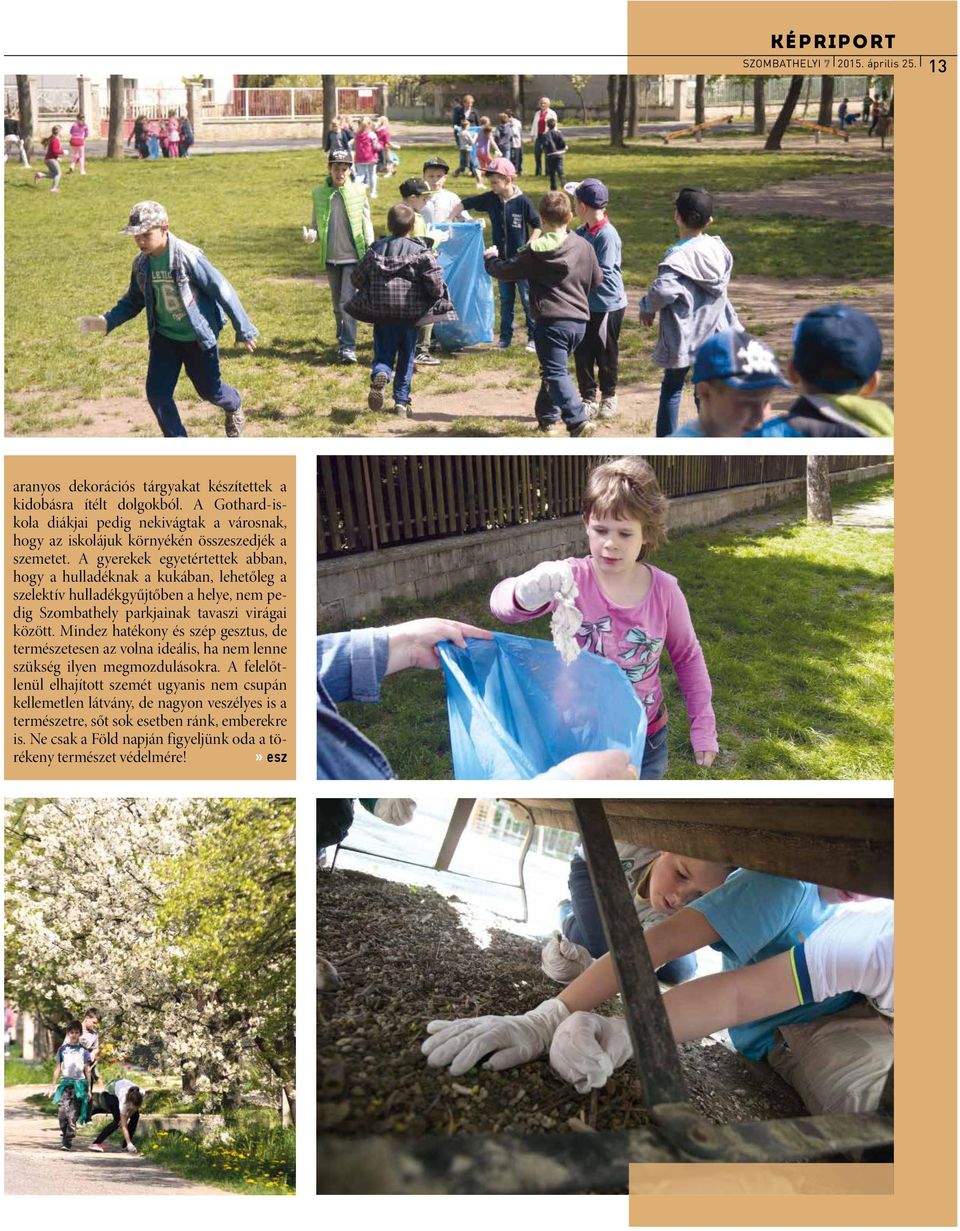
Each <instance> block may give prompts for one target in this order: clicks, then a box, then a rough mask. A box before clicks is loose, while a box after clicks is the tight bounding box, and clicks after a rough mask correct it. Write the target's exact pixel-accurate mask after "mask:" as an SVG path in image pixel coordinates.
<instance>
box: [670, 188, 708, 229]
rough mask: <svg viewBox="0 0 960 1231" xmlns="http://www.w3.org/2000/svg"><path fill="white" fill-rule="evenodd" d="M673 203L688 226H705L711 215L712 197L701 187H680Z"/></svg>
mask: <svg viewBox="0 0 960 1231" xmlns="http://www.w3.org/2000/svg"><path fill="white" fill-rule="evenodd" d="M674 205H675V206H676V208H677V213H678V214H679V215H680V217H681V218H682V219H683V221H684V222H685V223H686V224H687V226H688V227H705V226H706V225H707V223H708V222H709V221H710V219H711V218H712V217H713V197H711V195H710V193H709V192H707V191H706V190H705V189H703V188H681V189H680V191H679V192H678V193H677V199H676V201H675V202H674Z"/></svg>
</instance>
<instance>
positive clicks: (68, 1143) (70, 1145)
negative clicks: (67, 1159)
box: [60, 1141, 73, 1150]
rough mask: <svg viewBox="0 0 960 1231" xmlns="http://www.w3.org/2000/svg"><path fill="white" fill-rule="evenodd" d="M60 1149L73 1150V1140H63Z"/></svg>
mask: <svg viewBox="0 0 960 1231" xmlns="http://www.w3.org/2000/svg"><path fill="white" fill-rule="evenodd" d="M60 1149H61V1150H72V1149H73V1142H72V1141H64V1142H62V1143H61V1146H60Z"/></svg>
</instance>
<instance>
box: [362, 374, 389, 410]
mask: <svg viewBox="0 0 960 1231" xmlns="http://www.w3.org/2000/svg"><path fill="white" fill-rule="evenodd" d="M387 379H388V377H387V374H386V372H377V373H375V374H374V375H373V376H371V377H370V391H369V393H368V394H367V406H368V407H369V408H370V410H383V391H384V389H386V387H387Z"/></svg>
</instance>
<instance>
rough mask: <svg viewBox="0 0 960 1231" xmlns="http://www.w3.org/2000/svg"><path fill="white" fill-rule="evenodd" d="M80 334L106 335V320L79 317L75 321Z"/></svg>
mask: <svg viewBox="0 0 960 1231" xmlns="http://www.w3.org/2000/svg"><path fill="white" fill-rule="evenodd" d="M77 324H78V325H79V326H80V332H81V333H106V332H107V318H106V317H105V316H81V317H80V319H79V320H78V321H77Z"/></svg>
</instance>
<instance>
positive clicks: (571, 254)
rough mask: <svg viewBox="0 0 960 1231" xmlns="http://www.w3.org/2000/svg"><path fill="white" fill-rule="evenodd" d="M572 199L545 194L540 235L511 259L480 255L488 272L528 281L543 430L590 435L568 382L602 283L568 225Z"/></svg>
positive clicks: (538, 410)
mask: <svg viewBox="0 0 960 1231" xmlns="http://www.w3.org/2000/svg"><path fill="white" fill-rule="evenodd" d="M571 216H572V215H571V213H570V199H569V197H568V196H567V194H566V193H565V192H548V193H546V194H545V195H544V197H543V199H542V200H541V202H540V219H541V225H542V227H543V234H542V235H540V236H539V237H538V238H536V239H533V240H531V241H530V243H529V244H527V246H526V247H525V248H522V249H521V250H520V252H518V253H517V255H516V256H515V257H513V258H511V259H510V260H506V261H505V260H501V259H500V258H499V256H498V255H497V252H496V249H494V248H488V249H487V250H486V252H485V253H484V254H483V255H484V265H485V267H486V270H487V273H489V274H491V275H492V276H493V277H494V278H501V279H503V280H504V281H507V282H516V281H518V280H520V279H523V280H525V281H529V285H530V314H531V316H532V317H533V320H534V335H533V338H534V345H535V346H536V350H537V358H538V359H539V360H540V389H539V392H538V393H537V401H536V405H535V407H534V411H535V414H536V416H537V425H538V427H539V429H540V430H541V431H542V432H547V433H549V434H551V435H557V434H558V433H560V432H562V431H563V429H564V427H565V428H566V430H567V433H568V434H569V435H570V436H584V435H589V434H590V433H591V432H592V431H593V424H592V423H591V422H590V416H589V413H588V411H587V409H586V407H585V406H584V404H583V399H582V398H581V397H580V395H579V393H578V392H577V388H576V385H574V383H573V381H572V380H571V378H570V371H569V366H568V365H569V360H570V355H571V354H572V353H573V352H574V351H575V350H576V348H577V347H578V346H579V344H580V342H581V341H582V340H583V335H584V333H585V332H586V328H587V322H588V321H589V319H590V307H589V299H588V296H589V295H590V292H591V291H593V290H596V288H597V287H598V286H599V285H600V283H601V282H602V281H603V274H602V273H601V272H600V266H599V265H598V264H597V258H596V256H595V254H594V251H593V248H592V247H591V246H590V244H588V243H587V241H586V240H585V239H583V238H581V237H580V236H579V235H571V234H570V233H569V232H568V230H567V227H568V225H569V223H570V219H571Z"/></svg>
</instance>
